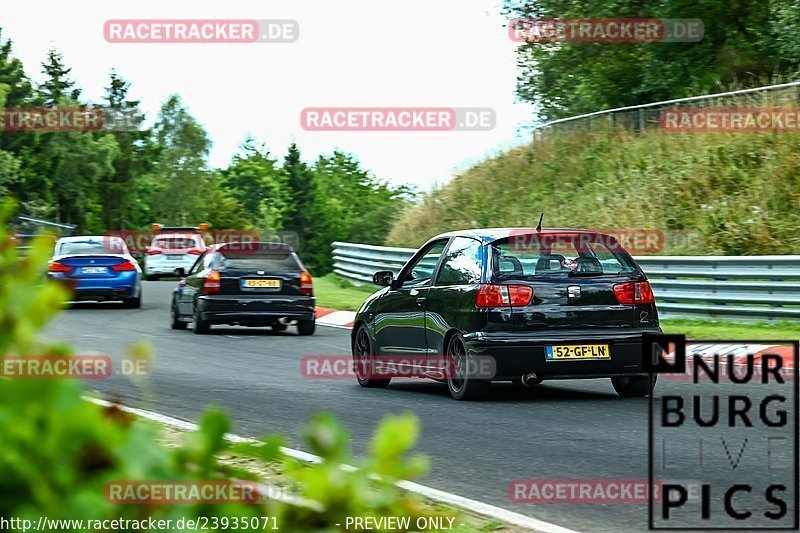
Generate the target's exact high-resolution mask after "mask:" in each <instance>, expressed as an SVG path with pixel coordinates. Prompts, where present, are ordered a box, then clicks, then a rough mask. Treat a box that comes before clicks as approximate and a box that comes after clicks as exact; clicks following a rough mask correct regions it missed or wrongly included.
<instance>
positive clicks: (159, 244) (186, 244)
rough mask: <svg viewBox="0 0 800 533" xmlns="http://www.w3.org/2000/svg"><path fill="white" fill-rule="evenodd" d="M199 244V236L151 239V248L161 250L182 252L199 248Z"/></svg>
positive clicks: (171, 236)
mask: <svg viewBox="0 0 800 533" xmlns="http://www.w3.org/2000/svg"><path fill="white" fill-rule="evenodd" d="M200 242H201V239H200V236H199V235H169V236H164V235H159V236H156V237H155V238H153V244H152V246H154V247H156V248H161V249H162V250H183V249H185V248H194V247H195V246H199V245H200Z"/></svg>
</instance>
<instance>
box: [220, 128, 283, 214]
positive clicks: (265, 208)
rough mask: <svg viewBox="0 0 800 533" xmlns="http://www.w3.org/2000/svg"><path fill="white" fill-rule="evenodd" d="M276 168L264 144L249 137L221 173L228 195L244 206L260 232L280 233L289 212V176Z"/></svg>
mask: <svg viewBox="0 0 800 533" xmlns="http://www.w3.org/2000/svg"><path fill="white" fill-rule="evenodd" d="M276 164H277V161H276V160H275V159H272V158H271V157H270V153H269V150H267V147H266V145H265V144H263V143H261V144H259V143H257V142H256V140H255V139H253V138H252V137H248V138H246V139H245V140H244V142H243V143H242V144H241V145H240V146H239V153H238V154H236V155H235V156H234V157H233V160H232V161H231V164H230V166H228V168H227V169H225V170H223V171H222V173H221V174H222V179H221V184H222V186H223V188H224V189H225V191H226V192H227V194H228V195H229V196H230V197H231V198H232V199H235V200H236V201H237V202H238V203H239V204H241V206H242V208H243V211H244V213H245V215H246V216H247V217H248V218H249V220H250V221H251V223H252V225H253V226H255V227H257V228H258V229H261V230H277V229H281V228H282V227H283V225H284V223H285V221H284V217H285V215H286V213H287V212H288V210H289V205H290V192H289V189H288V185H287V180H286V175H285V174H284V172H283V171H282V170H281V169H280V168H279V167H278V166H276Z"/></svg>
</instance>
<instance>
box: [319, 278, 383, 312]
mask: <svg viewBox="0 0 800 533" xmlns="http://www.w3.org/2000/svg"><path fill="white" fill-rule="evenodd" d="M378 290H380V287H377V286H376V285H372V284H370V285H359V286H357V285H353V284H352V283H350V282H349V281H347V280H345V279H342V278H340V277H339V276H337V275H336V274H327V275H325V276H321V277H318V278H314V294H315V295H316V297H317V305H318V306H320V307H330V308H332V309H339V310H341V311H357V310H358V308H359V307H361V304H363V303H364V300H366V299H367V298H368V297H369V296H370V295H371V294H373V293H375V292H376V291H378Z"/></svg>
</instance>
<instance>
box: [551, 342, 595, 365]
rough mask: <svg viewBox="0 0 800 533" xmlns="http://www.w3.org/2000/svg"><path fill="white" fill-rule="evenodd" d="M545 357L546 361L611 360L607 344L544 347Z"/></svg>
mask: <svg viewBox="0 0 800 533" xmlns="http://www.w3.org/2000/svg"><path fill="white" fill-rule="evenodd" d="M545 357H546V359H547V360H548V361H574V360H576V359H611V348H610V346H609V345H608V344H581V345H562V346H545Z"/></svg>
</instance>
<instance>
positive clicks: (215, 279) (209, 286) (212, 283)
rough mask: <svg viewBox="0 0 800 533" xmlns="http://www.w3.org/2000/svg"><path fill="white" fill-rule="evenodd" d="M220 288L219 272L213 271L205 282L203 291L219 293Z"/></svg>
mask: <svg viewBox="0 0 800 533" xmlns="http://www.w3.org/2000/svg"><path fill="white" fill-rule="evenodd" d="M220 286H221V285H220V276H219V270H212V271H211V272H209V273H208V276H206V280H205V281H204V282H203V290H204V291H205V292H219V289H220Z"/></svg>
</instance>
